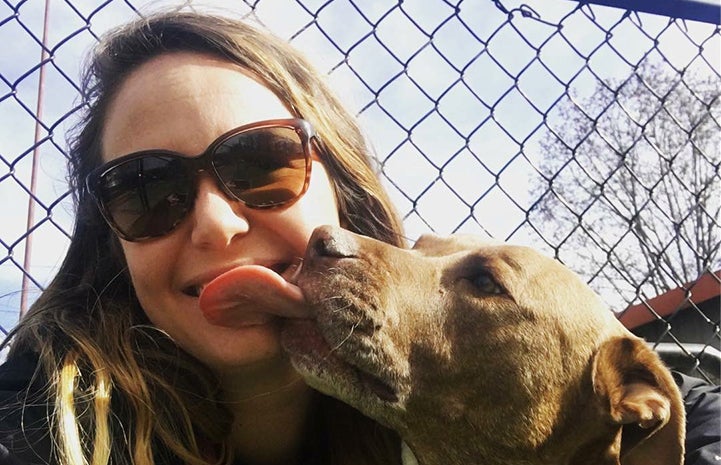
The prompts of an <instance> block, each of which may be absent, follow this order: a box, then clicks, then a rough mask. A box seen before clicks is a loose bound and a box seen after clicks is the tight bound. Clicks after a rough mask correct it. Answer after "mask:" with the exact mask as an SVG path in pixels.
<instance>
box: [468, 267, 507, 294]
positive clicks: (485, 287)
mask: <svg viewBox="0 0 721 465" xmlns="http://www.w3.org/2000/svg"><path fill="white" fill-rule="evenodd" d="M470 281H471V284H473V286H475V288H476V289H478V290H479V291H481V292H483V293H484V294H503V293H504V292H505V291H504V290H503V288H502V287H501V286H500V285H499V284H498V283H497V282H496V280H495V279H493V277H492V276H491V275H490V274H489V273H487V272H481V273H478V274H476V275H475V276H473V277H472V278H470Z"/></svg>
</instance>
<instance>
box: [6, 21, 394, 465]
mask: <svg viewBox="0 0 721 465" xmlns="http://www.w3.org/2000/svg"><path fill="white" fill-rule="evenodd" d="M84 88H85V92H86V97H87V99H88V102H89V105H90V106H89V108H88V112H87V115H86V117H85V119H84V120H83V121H82V123H81V125H80V126H79V128H80V131H79V133H78V134H77V137H76V138H75V139H74V141H73V142H72V147H71V183H72V187H73V190H74V192H75V196H76V202H77V206H78V211H77V215H76V218H77V219H76V225H75V232H74V235H73V240H72V242H71V246H70V249H69V251H68V255H67V257H66V260H65V262H64V263H63V265H62V266H61V269H60V270H59V272H58V274H57V277H56V278H55V280H54V281H53V282H52V284H51V285H50V286H49V287H48V289H47V290H46V291H45V292H44V293H43V294H42V296H41V297H40V298H39V299H38V301H37V302H36V303H35V304H34V306H33V308H32V309H31V311H30V312H29V314H28V315H27V316H26V317H25V318H24V319H23V321H22V322H21V323H20V324H19V325H18V327H17V328H16V329H15V331H14V332H13V334H12V335H11V338H9V340H10V341H11V343H10V354H9V361H8V363H7V364H6V365H4V367H3V368H2V369H0V380H2V381H1V383H0V384H1V388H2V389H4V391H3V392H4V395H3V401H2V404H4V405H5V407H4V410H3V411H1V412H0V459H3V460H5V462H2V461H1V460H0V463H26V462H27V463H46V462H47V461H48V458H50V459H49V461H50V463H62V464H73V465H75V464H81V463H89V464H92V465H95V464H105V463H113V464H123V463H136V464H176V463H185V464H205V463H228V464H230V463H238V464H241V463H242V464H249V465H255V464H294V463H297V464H333V465H335V464H369V465H370V464H378V465H381V464H383V465H392V464H400V463H401V459H400V440H399V438H398V437H397V436H396V435H395V434H394V433H393V432H390V431H388V430H386V429H384V428H383V427H381V426H380V425H378V424H375V423H374V422H372V421H370V420H368V419H366V418H364V417H362V416H360V415H359V414H358V413H357V412H355V411H353V410H352V409H350V408H348V407H346V406H344V405H343V404H341V403H339V402H336V401H334V400H332V399H328V398H326V397H323V396H321V395H320V394H317V393H315V392H313V391H311V390H310V389H309V388H308V387H307V386H306V385H305V384H304V383H303V382H302V381H301V380H299V379H298V377H297V375H296V374H295V372H294V371H293V370H292V368H291V367H290V365H289V363H288V361H287V359H286V357H285V356H284V354H283V352H282V350H281V349H280V345H279V332H280V331H279V328H280V324H281V322H282V318H280V317H281V316H285V317H293V316H303V315H304V314H305V309H304V308H303V304H302V299H299V298H298V296H297V294H296V293H294V292H293V290H292V289H288V288H287V287H285V284H284V283H285V281H284V279H283V276H288V275H290V274H291V273H292V271H293V267H294V263H295V262H296V261H297V259H298V257H301V256H302V254H303V251H304V249H305V245H306V243H307V240H308V238H309V236H310V232H311V231H312V230H313V228H314V227H315V226H318V225H320V224H337V225H341V226H343V227H345V228H348V229H350V230H353V231H355V232H358V233H361V234H364V235H368V236H372V237H376V238H379V239H381V240H384V241H387V242H389V243H392V244H396V245H401V242H402V240H401V237H402V236H401V225H400V221H399V220H398V218H397V216H396V214H395V213H394V211H393V209H392V207H391V204H390V202H389V200H388V198H387V196H386V194H385V193H384V192H383V190H382V188H381V186H380V183H379V181H378V179H377V178H376V177H375V175H374V173H373V171H372V169H371V165H370V162H369V158H368V149H367V147H366V146H365V143H364V140H363V137H362V135H361V133H360V131H359V129H358V128H357V126H356V124H355V123H354V121H353V119H352V118H351V117H350V116H349V115H348V114H347V113H346V112H345V111H344V110H343V108H342V107H341V106H340V105H339V103H338V102H337V101H336V99H335V98H334V97H333V96H332V94H331V93H330V92H329V90H328V89H327V88H326V86H325V85H324V84H323V82H322V79H321V78H320V77H319V76H317V75H316V74H315V73H314V71H312V69H311V67H310V66H309V65H308V64H307V62H306V61H305V60H304V59H303V58H302V57H300V56H299V55H298V54H297V52H295V51H293V50H292V49H291V48H289V47H288V46H287V45H286V44H285V43H284V42H282V41H280V40H278V39H276V38H274V37H271V36H268V35H266V34H264V33H262V32H259V31H257V30H255V29H252V28H250V27H248V26H247V25H244V24H242V23H238V22H235V21H231V20H228V19H222V18H218V17H211V16H205V15H198V14H191V13H169V14H161V15H157V16H153V17H151V18H149V19H147V20H144V21H138V22H136V23H133V24H131V25H129V26H126V27H124V28H122V29H120V30H118V31H116V32H115V33H113V34H111V35H110V36H108V37H107V38H105V40H104V41H102V42H101V44H100V46H99V47H98V48H97V50H96V53H95V55H94V57H93V60H92V62H91V64H90V67H89V70H88V72H87V74H86V78H85V81H84ZM196 154H202V155H201V156H199V157H195V155H196ZM239 266H242V267H244V268H242V269H244V270H246V272H247V274H248V276H253V277H254V278H253V279H248V280H247V281H245V282H244V283H240V284H239V286H240V287H241V289H240V291H242V292H239V293H240V294H244V295H245V296H246V297H247V301H246V302H237V306H236V307H235V308H231V309H230V310H227V311H223V310H221V313H222V314H221V317H223V318H226V319H229V320H232V324H230V325H229V326H221V325H213V324H210V323H209V322H208V320H207V319H206V318H205V317H204V316H203V315H202V312H201V310H200V307H199V303H198V300H199V296H200V294H201V292H202V289H203V288H204V286H205V285H206V284H207V283H208V282H210V281H211V280H213V279H214V278H216V277H218V276H220V275H223V274H224V273H225V272H227V271H228V270H237V269H240V268H237V267H239ZM268 291H270V292H268ZM223 318H221V319H223ZM3 454H5V456H3ZM11 460H14V461H15V462H11Z"/></svg>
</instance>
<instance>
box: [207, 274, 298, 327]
mask: <svg viewBox="0 0 721 465" xmlns="http://www.w3.org/2000/svg"><path fill="white" fill-rule="evenodd" d="M199 305H200V310H201V311H202V312H203V315H204V316H205V318H207V319H208V321H209V322H210V323H212V324H215V325H220V326H231V327H232V326H242V325H244V324H246V322H248V321H256V320H257V318H258V317H259V316H262V315H265V316H266V317H267V316H269V315H272V316H280V317H285V318H308V316H309V314H308V309H307V307H306V304H305V299H304V298H303V293H302V292H301V290H300V288H298V286H295V285H293V284H291V283H289V282H288V281H286V280H285V279H284V278H283V276H281V275H279V274H278V273H276V272H275V271H273V270H271V269H269V268H266V267H264V266H258V265H247V266H240V267H238V268H234V269H232V270H230V271H227V272H225V273H223V274H222V275H220V276H218V277H217V278H215V279H214V280H212V281H211V282H210V283H208V285H207V286H205V288H204V289H203V291H202V292H201V293H200V298H199Z"/></svg>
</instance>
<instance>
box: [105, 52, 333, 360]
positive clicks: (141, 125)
mask: <svg viewBox="0 0 721 465" xmlns="http://www.w3.org/2000/svg"><path fill="white" fill-rule="evenodd" d="M291 117H292V115H291V114H290V112H289V110H288V109H287V108H286V107H285V106H284V105H283V103H282V102H281V101H280V100H279V99H278V97H277V96H276V95H275V94H273V93H272V92H271V91H270V90H269V89H267V88H266V87H265V86H264V85H263V84H261V83H260V82H259V81H257V80H256V79H254V78H253V77H252V76H251V75H250V74H249V73H248V72H246V71H245V70H243V69H242V68H240V67H238V66H237V65H234V64H231V63H229V62H225V61H221V60H219V59H216V58H212V57H209V56H205V55H200V54H193V53H173V54H165V55H161V56H159V57H156V58H154V59H152V60H151V61H149V62H147V63H145V64H143V65H142V66H140V67H139V68H138V69H137V70H135V71H133V72H132V73H131V74H130V76H129V77H128V78H127V79H126V80H125V82H124V83H123V84H122V85H121V87H120V89H119V92H118V94H117V95H116V96H115V98H114V100H113V102H112V104H111V106H110V108H109V111H108V114H107V118H106V121H105V127H104V131H103V146H102V147H103V158H104V160H105V161H109V160H112V159H114V158H117V157H119V156H122V155H126V154H128V153H131V152H135V151H138V150H144V149H158V148H161V149H168V150H173V151H176V152H180V153H183V154H187V155H189V156H191V155H197V154H198V153H201V152H203V151H204V150H205V149H206V148H207V146H208V145H209V144H210V143H211V142H212V141H213V140H215V138H217V137H218V136H219V135H221V134H222V133H224V132H226V131H228V130H230V129H233V128H235V127H238V126H241V125H243V124H247V123H251V122H254V121H261V120H268V119H278V118H291ZM338 223H339V220H338V213H337V206H336V203H335V199H334V195H333V191H332V188H331V183H330V181H329V179H328V175H327V173H326V171H325V170H324V169H323V166H322V165H321V164H320V162H318V161H314V162H313V169H312V176H311V180H310V186H309V188H308V191H307V192H306V194H305V195H304V196H303V197H302V198H300V199H299V200H298V201H297V202H295V203H293V204H291V205H290V206H288V207H286V208H281V209H273V210H258V209H250V208H247V207H245V206H244V205H242V204H241V203H239V202H236V201H233V200H231V199H230V198H228V197H226V196H225V195H224V194H223V193H222V192H221V191H220V190H219V189H218V187H217V185H216V184H215V181H214V180H213V179H211V178H210V177H205V176H202V177H201V178H200V183H199V188H198V196H197V199H196V201H195V206H194V208H193V210H192V211H191V212H190V214H189V215H188V216H187V217H186V218H185V219H184V220H183V222H182V223H181V224H180V225H179V226H178V227H177V228H176V229H174V230H173V231H172V232H170V233H169V234H168V235H166V236H163V237H160V238H156V239H152V240H148V241H145V242H126V241H121V243H122V247H123V251H124V253H125V257H126V259H127V263H128V268H129V270H130V275H131V278H132V282H133V285H134V287H135V291H136V293H137V296H138V299H139V300H140V304H141V305H142V307H143V309H144V310H145V312H146V314H147V315H148V317H149V318H150V320H151V321H152V322H153V324H154V325H156V326H157V327H159V328H161V329H163V330H165V331H167V332H168V333H169V334H170V335H171V336H172V337H173V339H175V341H176V342H177V343H178V344H179V345H180V346H181V347H183V348H184V349H185V350H186V351H188V352H189V353H191V354H192V355H194V356H195V357H197V358H198V359H200V360H201V361H203V362H205V363H206V364H208V365H209V366H210V367H212V368H214V369H215V370H216V371H219V372H220V373H224V372H229V371H239V372H241V373H244V372H247V369H252V370H253V372H257V370H258V369H261V370H263V369H273V368H275V369H277V368H278V367H281V368H282V369H285V367H287V365H288V364H287V362H286V361H285V357H284V356H283V353H282V351H281V348H280V345H279V319H278V318H277V317H274V316H272V315H271V314H264V313H262V312H261V313H248V315H247V316H246V315H244V314H241V315H239V316H237V318H236V322H237V324H235V325H234V326H233V327H224V326H216V325H213V324H210V323H209V322H208V321H207V320H206V319H205V318H204V316H203V315H202V313H201V312H200V309H199V306H198V298H197V297H195V296H193V295H192V294H191V293H188V291H187V290H188V286H197V285H204V284H206V283H207V282H208V281H209V280H211V279H212V278H213V277H215V276H217V275H219V274H221V273H222V272H223V271H226V270H228V269H230V268H233V267H235V266H238V265H248V264H251V265H262V266H267V267H273V266H277V265H278V264H287V263H292V262H294V260H295V259H296V257H302V256H303V253H304V250H305V247H306V244H307V242H308V239H309V238H310V234H311V232H312V231H313V229H314V228H315V227H316V226H319V225H322V224H335V225H337V224H338Z"/></svg>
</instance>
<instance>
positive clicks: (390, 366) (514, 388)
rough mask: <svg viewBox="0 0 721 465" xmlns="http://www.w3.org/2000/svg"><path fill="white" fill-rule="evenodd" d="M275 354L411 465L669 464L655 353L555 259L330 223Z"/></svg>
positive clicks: (314, 241)
mask: <svg viewBox="0 0 721 465" xmlns="http://www.w3.org/2000/svg"><path fill="white" fill-rule="evenodd" d="M297 283H298V285H299V286H300V287H301V289H302V290H303V293H304V294H305V296H306V298H307V299H308V301H309V302H310V303H311V305H312V306H313V307H314V309H315V310H314V311H315V318H316V319H315V320H314V321H309V320H296V321H294V322H291V323H290V324H289V326H288V327H287V328H286V331H285V333H284V345H285V347H286V349H287V351H288V352H289V353H290V355H291V360H292V361H293V363H294V365H295V367H296V368H297V369H298V370H299V371H300V373H302V374H303V375H304V377H305V378H306V380H307V382H308V383H309V384H310V385H311V386H314V387H315V388H317V389H318V390H320V391H322V392H325V393H327V394H329V395H331V396H334V397H337V398H339V399H341V400H343V401H345V402H347V403H348V404H350V405H352V406H354V407H355V408H357V409H359V410H360V411H361V412H363V413H365V414H366V415H368V416H370V417H372V418H374V419H376V420H378V421H380V422H382V423H383V424H385V425H387V426H388V427H390V428H393V429H395V430H396V431H398V432H399V433H400V435H401V436H402V437H403V439H404V440H405V442H406V443H407V444H408V445H409V446H410V448H411V449H412V450H413V452H414V454H415V456H416V457H417V460H418V462H419V463H420V464H421V465H473V464H478V465H481V464H483V465H496V464H497V465H501V464H503V465H513V464H519V465H520V464H524V465H536V464H538V465H541V464H545V465H606V464H609V465H610V464H623V465H672V464H673V465H679V464H681V463H682V462H683V450H684V449H683V444H684V408H683V404H682V400H681V396H680V393H679V391H678V389H677V387H676V385H675V383H674V381H673V379H672V377H671V375H670V373H669V371H668V370H667V369H666V368H665V367H664V366H663V364H662V362H661V361H660V359H659V358H658V356H657V355H656V354H655V353H654V352H653V351H651V350H650V349H649V348H647V346H646V345H645V344H644V342H643V341H642V340H640V339H638V338H637V337H635V336H633V335H632V334H630V333H629V332H628V331H627V330H626V329H625V328H624V327H623V326H622V325H621V324H620V323H619V322H618V321H617V320H616V318H615V317H614V315H613V314H612V313H611V312H610V311H609V310H607V309H606V308H604V306H603V305H602V303H601V302H600V300H599V299H598V297H597V296H596V295H595V294H594V293H593V292H592V291H591V290H590V289H589V288H588V286H586V284H585V283H583V282H582V281H581V279H579V278H578V277H577V276H576V275H575V274H574V273H572V272H571V271H570V270H568V269H567V268H565V267H564V266H562V265H561V264H560V263H558V262H556V261H554V260H552V259H550V258H546V257H544V256H542V255H540V254H539V253H537V252H535V251H533V250H532V249H529V248H526V247H517V246H509V245H503V244H489V243H487V242H483V241H481V240H479V239H477V238H472V237H449V238H440V237H435V236H423V237H422V238H421V239H420V240H418V242H417V243H416V245H415V247H414V248H413V249H411V250H404V249H399V248H395V247H392V246H389V245H387V244H384V243H382V242H379V241H375V240H372V239H369V238H365V237H361V236H357V235H354V234H351V233H349V232H347V231H345V230H342V229H339V228H331V227H321V228H318V229H317V230H316V231H315V232H314V234H313V237H312V238H311V241H310V244H309V247H308V251H307V254H306V257H305V261H304V264H303V268H302V271H301V273H300V275H299V276H298V278H297Z"/></svg>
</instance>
